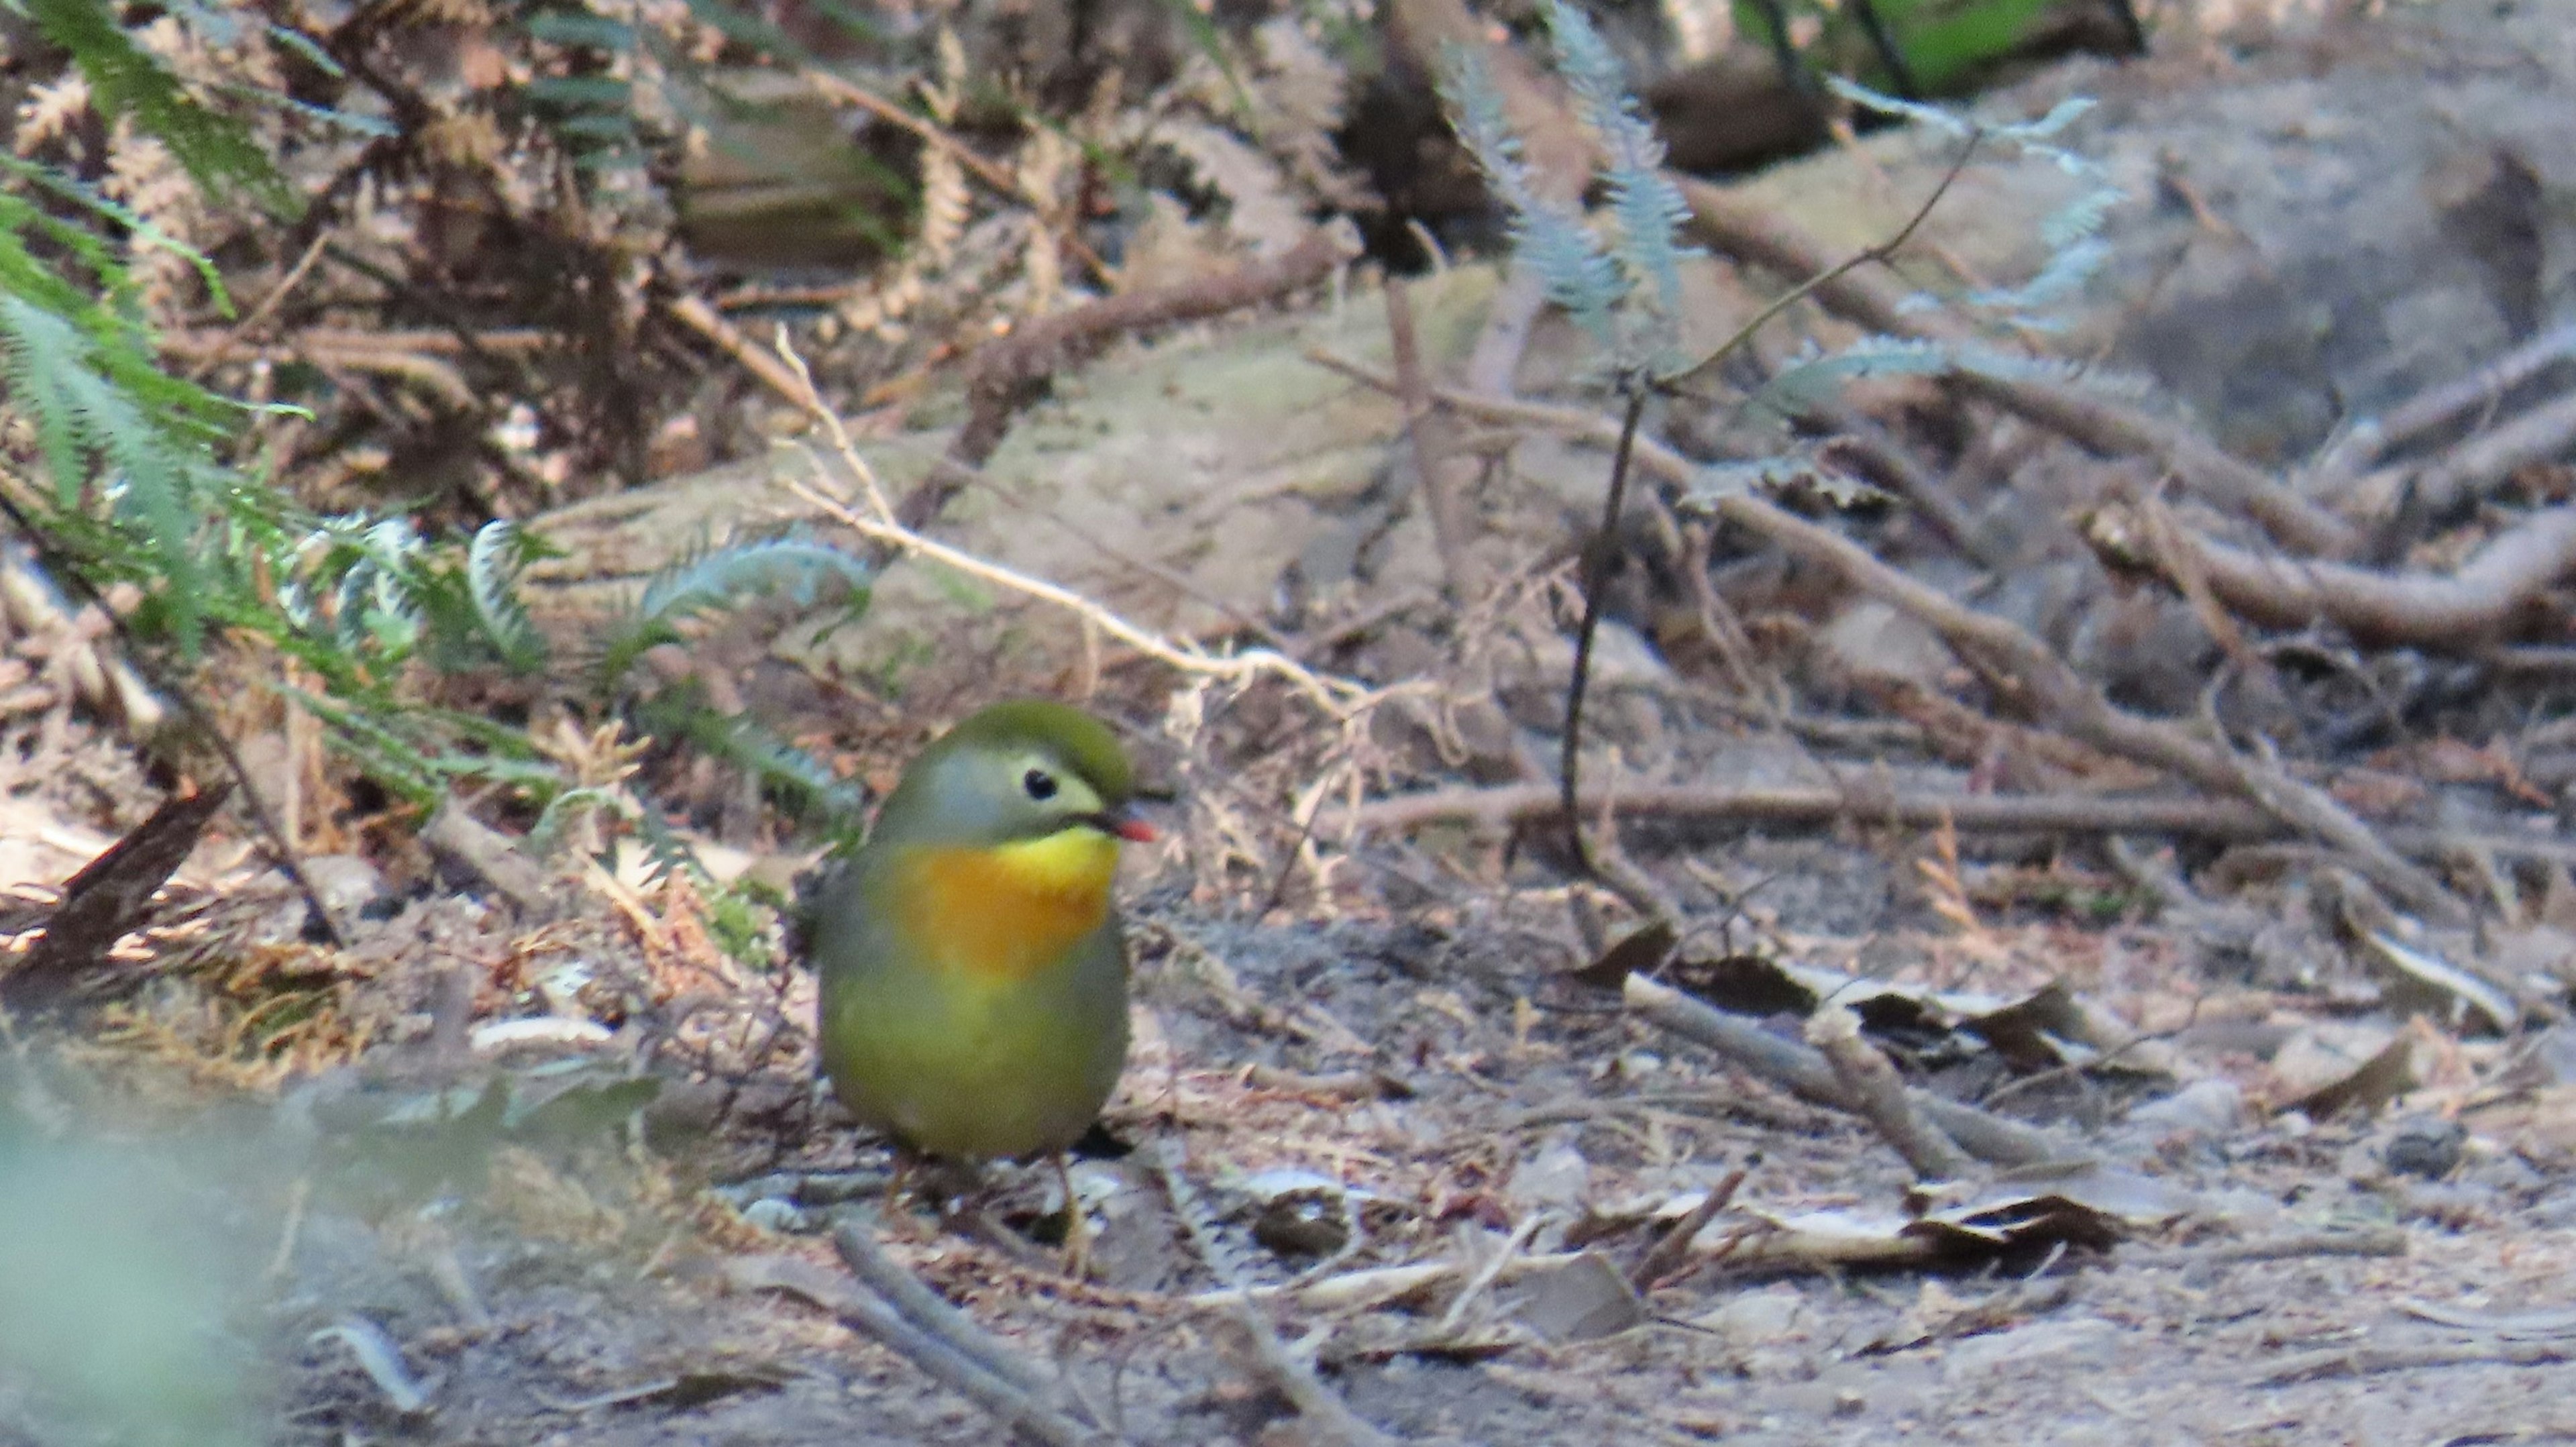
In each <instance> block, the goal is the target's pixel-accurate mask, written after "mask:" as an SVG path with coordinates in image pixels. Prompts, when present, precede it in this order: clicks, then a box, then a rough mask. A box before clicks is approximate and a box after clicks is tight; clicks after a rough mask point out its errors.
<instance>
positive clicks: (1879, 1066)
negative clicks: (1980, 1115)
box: [1807, 1004, 1974, 1181]
mask: <svg viewBox="0 0 2576 1447" xmlns="http://www.w3.org/2000/svg"><path fill="white" fill-rule="evenodd" d="M1807 1043H1808V1044H1810V1045H1813V1046H1815V1047H1816V1050H1817V1053H1819V1054H1821V1055H1823V1056H1824V1057H1825V1064H1826V1065H1827V1066H1829V1067H1831V1068H1832V1070H1833V1072H1834V1078H1835V1079H1837V1080H1839V1081H1841V1082H1842V1087H1843V1094H1844V1096H1845V1097H1846V1098H1848V1099H1849V1100H1850V1101H1851V1105H1852V1109H1853V1110H1854V1111H1856V1112H1857V1113H1858V1114H1859V1115H1860V1118H1861V1119H1863V1120H1865V1121H1868V1122H1869V1123H1870V1125H1872V1126H1873V1127H1875V1128H1876V1129H1877V1131H1878V1134H1879V1136H1880V1138H1881V1139H1883V1140H1885V1141H1886V1142H1887V1143H1888V1144H1889V1145H1891V1146H1894V1147H1895V1148H1896V1153H1897V1154H1898V1155H1900V1156H1903V1157H1905V1163H1906V1164H1907V1165H1908V1166H1911V1167H1913V1169H1914V1178H1915V1179H1916V1180H1918V1181H1955V1180H1958V1179H1960V1178H1961V1177H1963V1176H1965V1175H1967V1174H1968V1172H1969V1171H1970V1170H1972V1169H1974V1163H1973V1162H1971V1161H1970V1160H1969V1159H1968V1157H1967V1156H1966V1155H1964V1154H1963V1153H1961V1151H1960V1150H1959V1148H1958V1147H1957V1146H1956V1145H1953V1144H1952V1143H1951V1141H1950V1138H1949V1137H1948V1136H1946V1135H1943V1134H1942V1133H1941V1132H1940V1131H1939V1130H1938V1129H1936V1128H1934V1127H1933V1126H1932V1125H1931V1124H1930V1123H1929V1122H1927V1121H1925V1120H1924V1118H1923V1116H1922V1115H1921V1113H1919V1112H1917V1111H1916V1110H1915V1109H1914V1105H1913V1102H1911V1101H1909V1100H1907V1099H1906V1098H1905V1082H1904V1081H1902V1080H1899V1079H1897V1077H1896V1067H1895V1066H1893V1065H1890V1064H1888V1062H1887V1057H1886V1056H1884V1055H1881V1054H1880V1053H1879V1052H1878V1047H1877V1046H1875V1045H1872V1044H1870V1043H1869V1042H1868V1041H1866V1040H1863V1039H1862V1038H1861V1037H1860V1017H1859V1016H1858V1015H1855V1014H1853V1013H1852V1011H1851V1009H1850V1007H1848V1006H1844V1005H1833V1004H1828V1005H1825V1006H1823V1007H1822V1008H1820V1009H1818V1010H1817V1011H1816V1013H1815V1014H1813V1015H1810V1016H1808V1017H1807Z"/></svg>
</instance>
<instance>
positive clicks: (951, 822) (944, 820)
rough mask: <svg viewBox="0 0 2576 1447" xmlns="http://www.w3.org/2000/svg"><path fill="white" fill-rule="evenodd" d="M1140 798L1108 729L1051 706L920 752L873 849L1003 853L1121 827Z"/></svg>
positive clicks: (995, 713) (1003, 709)
mask: <svg viewBox="0 0 2576 1447" xmlns="http://www.w3.org/2000/svg"><path fill="white" fill-rule="evenodd" d="M1135 791H1136V776H1135V771H1134V770H1133V769H1132V768H1131V767H1130V766H1129V765H1128V762H1127V751H1126V750H1125V749H1123V748H1121V747H1120V746H1119V743H1118V736H1117V735H1116V734H1113V733H1111V732H1110V731H1109V726H1108V725H1106V724H1104V723H1102V722H1101V721H1100V720H1098V719H1096V718H1093V717H1092V716H1091V715H1089V714H1087V713H1084V712H1082V711H1081V710H1080V709H1076V708H1071V707H1068V706H1066V705H1064V704H1060V703H1056V702H1053V701H1051V700H1047V699H1035V698H1029V699H1015V700H1012V701H1011V702H1008V703H997V704H994V705H992V706H991V707H989V708H985V709H982V710H980V711H978V712H976V713H975V714H973V715H971V716H969V717H968V718H967V719H966V721H965V722H963V723H960V724H959V725H957V727H955V728H953V729H950V730H949V731H948V732H947V733H946V734H944V735H942V736H940V738H938V739H937V740H936V741H934V742H933V743H932V744H931V745H930V747H928V748H926V749H924V750H922V752H921V756H920V757H919V758H917V759H915V760H913V764H912V767H911V768H909V769H906V770H905V771H904V775H903V781H902V782H901V783H899V784H897V785H896V786H895V790H894V792H893V793H892V794H891V795H888V796H887V798H886V801H885V807H884V808H883V809H881V810H879V811H878V813H877V823H876V829H875V831H874V833H873V834H872V835H871V836H870V837H871V839H872V840H882V841H887V842H895V843H911V844H920V843H959V844H997V843H1005V842H1008V841H1011V840H1015V839H1032V838H1040V837H1043V836H1045V835H1048V834H1053V833H1056V832H1057V831H1059V830H1062V829H1065V828H1068V827H1072V826H1076V825H1083V824H1096V825H1099V826H1101V827H1104V828H1113V827H1114V823H1115V819H1116V817H1117V816H1119V815H1120V814H1122V813H1123V811H1124V810H1125V809H1126V807H1127V804H1128V801H1129V800H1130V799H1131V798H1132V797H1133V796H1134V794H1135Z"/></svg>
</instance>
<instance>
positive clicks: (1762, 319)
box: [1664, 131, 1985, 391]
mask: <svg viewBox="0 0 2576 1447" xmlns="http://www.w3.org/2000/svg"><path fill="white" fill-rule="evenodd" d="M1984 138H1985V137H1984V133H1983V132H1982V131H1970V132H1969V133H1968V139H1967V141H1966V142H1965V143H1964V144H1962V145H1961V146H1960V147H1959V154H1958V155H1956V156H1954V157H1952V158H1951V160H1950V169H1949V170H1947V171H1944V172H1942V173H1941V182H1940V184H1939V185H1937V186H1934V187H1933V188H1932V194H1930V195H1928V196H1926V197H1924V198H1923V204H1922V205H1920V206H1917V207H1915V208H1914V214H1913V215H1911V216H1909V217H1907V218H1905V224H1904V225H1902V226H1900V227H1898V228H1896V234H1895V235H1893V236H1890V237H1888V238H1886V239H1885V240H1883V241H1880V242H1877V243H1875V244H1874V245H1870V246H1865V247H1863V248H1861V249H1860V250H1859V251H1856V252H1854V253H1852V254H1851V255H1849V256H1847V257H1844V258H1843V259H1842V260H1841V261H1838V262H1835V263H1834V264H1833V265H1831V266H1825V267H1817V268H1810V269H1809V270H1808V271H1807V274H1806V279H1805V280H1803V281H1801V282H1799V283H1798V284H1797V285H1795V286H1792V287H1790V288H1789V289H1788V290H1787V291H1784V292H1782V293H1780V294H1779V295H1778V296H1776V297H1773V298H1772V299H1771V301H1770V303H1769V304H1768V305H1766V306H1764V307H1763V308H1762V309H1761V310H1760V311H1757V312H1755V313H1754V314H1753V317H1752V320H1750V321H1747V322H1746V323H1745V324H1744V325H1742V326H1740V327H1737V328H1736V329H1735V334H1734V335H1733V336H1730V337H1728V338H1727V339H1726V340H1725V341H1723V342H1720V343H1718V345H1717V348H1716V350H1714V351H1712V352H1710V353H1709V354H1708V355H1707V356H1705V357H1702V358H1701V359H1700V360H1699V361H1698V362H1696V363H1694V364H1692V365H1691V367H1690V368H1689V369H1688V370H1686V371H1684V372H1683V373H1682V374H1681V375H1679V376H1677V377H1671V378H1667V379H1666V380H1665V384H1664V385H1666V386H1669V387H1671V388H1673V389H1674V390H1676V391H1679V390H1684V389H1687V388H1688V386H1689V385H1690V383H1691V382H1693V381H1694V380H1696V379H1698V378H1699V377H1700V376H1701V375H1703V374H1705V373H1706V372H1708V371H1709V370H1710V369H1711V368H1713V367H1716V366H1717V365H1718V364H1719V363H1721V362H1724V361H1725V360H1726V359H1727V358H1728V357H1731V356H1733V355H1735V353H1736V350H1737V349H1738V348H1740V347H1742V346H1743V345H1744V344H1745V343H1747V342H1749V341H1751V340H1753V337H1754V334H1755V333H1757V332H1759V331H1761V330H1762V328H1763V326H1764V325H1765V324H1766V323H1768V322H1769V321H1770V320H1771V319H1772V318H1774V317H1776V316H1778V315H1780V314H1781V313H1782V312H1785V311H1787V310H1788V309H1789V308H1791V307H1793V306H1796V305H1797V304H1798V303H1799V302H1802V301H1805V300H1806V299H1807V298H1808V297H1810V296H1814V295H1816V294H1818V293H1820V292H1826V291H1829V290H1830V289H1832V288H1835V287H1837V286H1838V285H1839V284H1840V283H1841V282H1842V280H1843V278H1844V277H1847V276H1849V275H1851V274H1852V273H1853V272H1855V271H1858V270H1860V269H1861V268H1862V267H1864V266H1868V265H1871V264H1873V263H1879V262H1890V261H1893V260H1895V259H1896V253H1898V252H1899V251H1902V250H1904V249H1905V243H1907V242H1909V241H1911V240H1913V239H1914V233H1915V232H1916V231H1918V230H1921V229H1922V226H1923V222H1924V221H1925V219H1926V218H1928V217H1930V216H1931V214H1932V208H1933V207H1935V206H1938V205H1940V204H1941V198H1942V197H1944V196H1947V195H1949V194H1950V188H1951V187H1952V186H1954V185H1956V184H1957V183H1958V180H1959V173H1960V172H1962V171H1965V170H1967V169H1968V161H1969V158H1971V157H1973V156H1975V155H1976V153H1977V143H1978V142H1979V141H1981V140H1983V139H1984Z"/></svg>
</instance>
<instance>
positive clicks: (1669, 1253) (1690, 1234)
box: [1628, 1166, 1751, 1296]
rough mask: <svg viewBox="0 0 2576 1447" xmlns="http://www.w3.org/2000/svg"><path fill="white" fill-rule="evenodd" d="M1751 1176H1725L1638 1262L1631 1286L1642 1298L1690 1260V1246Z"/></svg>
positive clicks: (1741, 1172) (1742, 1172)
mask: <svg viewBox="0 0 2576 1447" xmlns="http://www.w3.org/2000/svg"><path fill="white" fill-rule="evenodd" d="M1750 1173H1751V1168H1750V1167H1747V1166H1737V1167H1736V1168H1735V1169H1734V1170H1731V1171H1729V1172H1727V1173H1726V1179H1725V1180H1722V1181H1720V1182H1718V1183H1717V1184H1716V1185H1714V1186H1711V1187H1710V1188H1709V1189H1708V1190H1707V1191H1706V1192H1704V1193H1702V1195H1701V1196H1700V1198H1699V1204H1698V1205H1696V1206H1693V1207H1691V1208H1690V1214H1689V1215H1686V1216H1684V1217H1682V1218H1681V1219H1680V1220H1679V1221H1676V1222H1674V1223H1673V1229H1671V1230H1669V1231H1666V1232H1665V1233H1664V1234H1663V1236H1662V1237H1661V1238H1660V1239H1658V1240H1657V1241H1656V1242H1655V1244H1654V1246H1653V1248H1652V1249H1650V1250H1648V1251H1647V1252H1646V1254H1645V1255H1644V1256H1642V1257H1640V1258H1638V1261H1637V1266H1636V1269H1635V1270H1633V1271H1630V1272H1629V1273H1628V1285H1629V1286H1631V1287H1632V1288H1634V1289H1635V1290H1636V1292H1637V1294H1638V1295H1640V1296H1643V1295H1645V1294H1646V1293H1647V1292H1649V1291H1652V1290H1654V1289H1655V1283H1656V1282H1658V1281H1661V1280H1663V1279H1664V1278H1665V1277H1667V1276H1670V1275H1672V1274H1673V1272H1674V1270H1675V1269H1677V1268H1678V1267H1680V1265H1681V1264H1682V1262H1683V1261H1685V1260H1687V1259H1688V1258H1689V1256H1690V1248H1691V1242H1693V1241H1696V1240H1698V1239H1699V1233H1700V1232H1701V1231H1702V1230H1704V1229H1706V1227H1707V1226H1708V1223H1709V1222H1711V1221H1714V1220H1716V1219H1717V1213H1718V1212H1720V1211H1723V1210H1725V1209H1726V1206H1727V1203H1728V1202H1730V1201H1732V1200H1734V1199H1735V1193H1736V1191H1737V1189H1738V1188H1740V1187H1741V1186H1743V1184H1744V1178H1745V1176H1747V1175H1748V1174H1750Z"/></svg>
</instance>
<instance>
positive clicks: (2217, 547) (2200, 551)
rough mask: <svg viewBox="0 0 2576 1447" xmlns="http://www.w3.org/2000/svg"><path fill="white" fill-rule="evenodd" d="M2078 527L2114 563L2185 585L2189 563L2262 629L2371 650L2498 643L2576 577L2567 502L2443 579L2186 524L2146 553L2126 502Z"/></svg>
mask: <svg viewBox="0 0 2576 1447" xmlns="http://www.w3.org/2000/svg"><path fill="white" fill-rule="evenodd" d="M2571 421H2576V414H2571ZM2082 531H2083V535H2084V540H2085V541H2086V542H2087V543H2089V544H2091V545H2092V546H2093V548H2094V550H2095V551H2096V552H2098V553H2100V554H2101V555H2102V557H2103V559H2104V561H2106V562H2109V563H2112V564H2114V565H2117V566H2123V567H2128V568H2133V569H2149V570H2152V571H2155V572H2157V573H2160V574H2163V575H2165V576H2166V577H2167V579H2168V581H2176V582H2177V583H2178V582H2179V580H2178V579H2176V578H2175V577H2174V574H2175V573H2176V572H2177V571H2178V570H2179V569H2181V568H2185V567H2187V568H2188V569H2189V570H2191V571H2192V572H2195V573H2197V574H2198V576H2199V578H2200V579H2201V580H2202V581H2203V582H2205V583H2206V584H2207V586H2208V588H2209V591H2210V592H2211V593H2212V594H2213V595H2214V596H2215V597H2216V598H2217V600H2218V601H2219V602H2221V603H2223V604H2225V605H2226V606H2227V608H2228V610H2229V611H2231V612H2233V613H2236V614H2238V615H2239V616H2241V617H2244V618H2246V619H2248V620H2250V621H2251V622H2253V623H2256V624H2258V625H2260V626H2263V627H2266V628H2303V627H2306V626H2308V625H2310V624H2312V623H2319V622H2324V623H2331V624H2334V625H2335V626H2336V627H2339V628H2341V629H2343V630H2344V631H2346V632H2348V633H2350V634H2352V635H2353V636H2354V637H2356V638H2358V639H2360V640H2362V641H2363V642H2365V643H2369V644H2379V645H2392V646H2410V647H2419V648H2433V649H2440V650H2444V651H2460V652H2475V651H2477V650H2478V649H2480V648H2482V647H2484V646H2486V645H2489V644H2492V643H2494V642H2495V641H2497V635H2499V634H2501V633H2502V632H2504V631H2505V630H2506V629H2507V628H2508V627H2509V626H2510V625H2512V624H2513V623H2514V622H2516V621H2517V619H2519V618H2520V617H2521V616H2522V615H2525V614H2527V613H2529V612H2530V611H2531V610H2533V609H2534V608H2536V607H2539V606H2540V605H2542V604H2543V603H2544V602H2545V601H2546V598H2547V595H2548V593H2549V592H2550V590H2551V589H2553V588H2556V587H2558V586H2559V585H2560V584H2562V583H2564V582H2565V581H2566V580H2567V579H2568V578H2569V577H2571V576H2576V508H2568V507H2553V508H2543V509H2541V510H2540V511H2538V512H2535V513H2533V514H2531V515H2530V516H2528V517H2526V518H2524V519H2523V520H2522V521H2521V522H2520V523H2518V524H2516V525H2515V526H2514V527H2513V528H2512V529H2511V530H2510V531H2508V532H2505V533H2503V534H2501V535H2499V536H2498V537H2496V538H2495V539H2494V540H2493V541H2491V542H2489V543H2488V544H2487V545H2486V546H2485V547H2483V548H2481V549H2479V550H2478V553H2477V555H2476V556H2475V557H2473V558H2471V559H2469V560H2468V561H2467V562H2466V563H2464V564H2462V565H2461V566H2460V569H2459V571H2457V572H2455V573H2453V574H2451V575H2450V576H2449V577H2447V578H2442V577H2432V576H2428V575H2425V574H2421V573H2398V574H2390V573H2381V572H2374V571H2372V570H2370V569H2367V568H2360V567H2355V566H2352V565H2351V564H2348V563H2328V562H2303V561H2298V560H2295V559H2289V558H2279V557H2267V556H2264V555H2261V554H2257V553H2253V552H2249V551H2247V550H2246V549H2243V548H2239V547H2235V546H2232V545H2230V544H2227V543H2222V542H2219V541H2217V540H2216V539H2213V538H2209V537H2206V536H2203V535H2202V534H2199V533H2197V532H2193V531H2191V530H2189V529H2186V528H2182V527H2179V526H2173V527H2166V528H2162V529H2159V530H2158V532H2157V534H2156V540H2157V541H2159V542H2161V543H2163V544H2164V545H2165V546H2163V547H2150V546H2148V545H2147V541H2146V540H2147V537H2148V534H2147V531H2146V529H2145V527H2144V519H2143V518H2142V517H2141V515H2140V514H2139V513H2138V512H2137V511H2136V510H2135V509H2133V508H2131V507H2128V506H2126V505H2116V506H2112V507H2105V508H2101V509H2098V510H2096V511H2095V512H2094V513H2093V514H2092V515H2091V516H2090V517H2088V518H2086V519H2085V520H2084V524H2083V529H2082Z"/></svg>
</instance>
